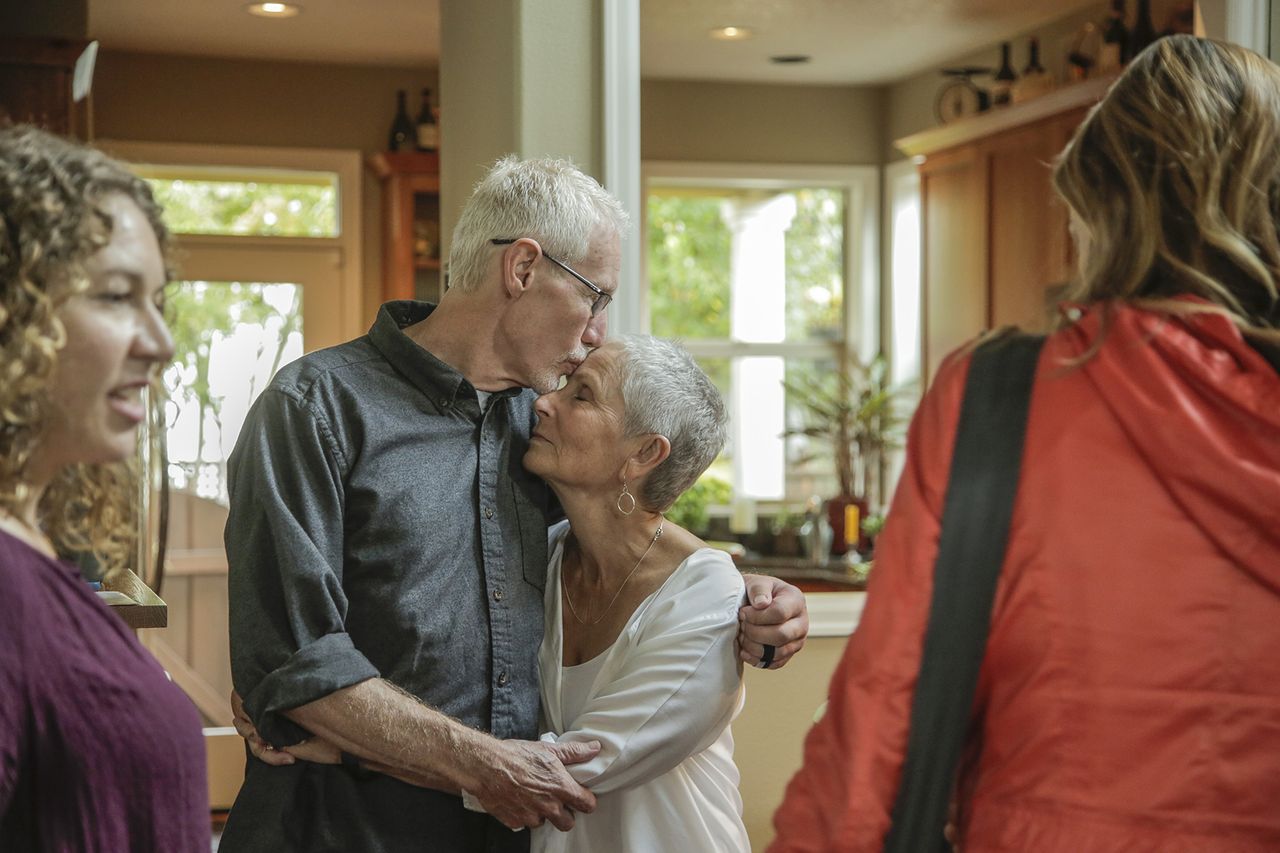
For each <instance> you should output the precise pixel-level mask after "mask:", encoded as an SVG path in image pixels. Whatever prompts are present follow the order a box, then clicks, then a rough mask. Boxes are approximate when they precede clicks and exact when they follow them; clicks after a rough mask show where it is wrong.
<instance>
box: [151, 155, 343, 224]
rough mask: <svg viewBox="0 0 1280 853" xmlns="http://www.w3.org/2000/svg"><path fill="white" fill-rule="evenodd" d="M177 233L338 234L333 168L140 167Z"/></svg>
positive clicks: (335, 180)
mask: <svg viewBox="0 0 1280 853" xmlns="http://www.w3.org/2000/svg"><path fill="white" fill-rule="evenodd" d="M138 173H139V174H140V175H141V176H142V177H144V178H146V179H147V181H148V183H150V184H151V189H152V191H153V192H154V193H155V195H156V201H158V202H160V205H161V207H163V208H164V212H165V222H166V223H167V224H168V226H169V229H170V230H171V231H173V233H175V234H238V235H256V236H261V237H337V236H338V176H337V174H335V173H333V172H286V171H271V172H257V173H252V172H249V171H247V170H244V169H237V170H234V171H229V170H226V169H218V168H200V167H192V166H187V167H180V168H173V167H169V168H165V167H156V166H141V167H138Z"/></svg>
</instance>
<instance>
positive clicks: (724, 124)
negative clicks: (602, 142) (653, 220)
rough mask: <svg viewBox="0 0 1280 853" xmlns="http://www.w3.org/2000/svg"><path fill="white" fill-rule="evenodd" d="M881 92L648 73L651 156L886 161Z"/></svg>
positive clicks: (644, 137) (645, 132) (645, 131)
mask: <svg viewBox="0 0 1280 853" xmlns="http://www.w3.org/2000/svg"><path fill="white" fill-rule="evenodd" d="M882 113H883V93H882V90H880V89H876V88H868V87H859V86H780V85H761V84H746V83H715V82H705V81H696V80H645V81H644V82H643V83H642V85H641V88H640V124H641V137H640V153H641V157H643V158H644V159H645V160H692V161H700V162H722V163H808V164H825V163H838V164H845V165H868V164H876V163H879V162H880V150H881V145H880V137H881V132H880V123H881V116H882Z"/></svg>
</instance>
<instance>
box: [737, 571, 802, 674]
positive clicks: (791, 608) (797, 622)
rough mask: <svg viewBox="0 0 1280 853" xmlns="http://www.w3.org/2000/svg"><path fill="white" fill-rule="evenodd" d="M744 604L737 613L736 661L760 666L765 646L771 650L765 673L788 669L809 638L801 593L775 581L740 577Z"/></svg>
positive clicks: (750, 576) (755, 576) (749, 576)
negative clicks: (742, 585)
mask: <svg viewBox="0 0 1280 853" xmlns="http://www.w3.org/2000/svg"><path fill="white" fill-rule="evenodd" d="M743 579H744V580H745V581H746V582H747V594H746V600H747V603H746V605H744V606H743V607H742V609H741V610H739V611H738V622H739V631H738V657H740V658H741V659H742V660H744V661H746V662H747V663H748V664H750V665H751V666H759V665H760V663H761V660H762V658H763V656H764V653H765V648H764V647H765V645H766V644H768V645H770V646H773V647H774V653H773V661H772V662H771V663H770V664H769V666H768V667H767V668H768V669H780V668H782V667H784V666H786V665H787V661H789V660H791V658H792V657H794V656H795V654H796V653H797V652H799V651H800V650H801V649H802V648H804V640H805V637H807V636H809V608H808V605H807V604H806V603H805V599H804V593H803V592H801V591H800V590H799V589H797V588H796V587H794V586H792V585H791V584H789V583H786V582H785V581H780V580H778V579H777V578H771V577H768V576H766V575H743Z"/></svg>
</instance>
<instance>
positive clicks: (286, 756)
mask: <svg viewBox="0 0 1280 853" xmlns="http://www.w3.org/2000/svg"><path fill="white" fill-rule="evenodd" d="M231 715H232V722H233V723H234V724H235V727H236V734H238V735H240V737H242V738H244V739H245V742H247V743H248V744H249V751H250V752H251V753H253V757H254V758H256V759H258V760H259V761H261V762H263V763H264V764H270V765H271V766H273V767H283V766H284V765H286V764H293V763H294V761H295V760H301V761H310V762H312V763H313V764H341V763H342V753H341V752H340V751H339V750H338V748H337V747H336V746H334V745H333V744H331V743H329V742H328V741H327V740H325V739H324V738H318V737H313V738H309V739H307V740H304V741H303V742H302V743H296V744H294V745H293V746H286V747H285V748H284V749H276V748H275V747H274V746H272V745H271V744H269V743H267V742H266V741H265V740H263V739H262V738H261V737H259V736H258V728H257V726H255V725H254V724H253V720H250V719H249V715H248V714H246V713H245V712H244V702H243V701H241V699H240V694H239V693H237V692H235V691H234V690H233V691H231Z"/></svg>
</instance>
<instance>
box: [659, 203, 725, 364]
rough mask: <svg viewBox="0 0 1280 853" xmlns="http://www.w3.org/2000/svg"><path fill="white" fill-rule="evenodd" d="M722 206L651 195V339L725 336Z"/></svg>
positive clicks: (723, 224) (723, 226) (723, 225)
mask: <svg viewBox="0 0 1280 853" xmlns="http://www.w3.org/2000/svg"><path fill="white" fill-rule="evenodd" d="M721 202H722V199H720V198H716V197H711V196H690V195H664V194H659V193H651V194H650V195H649V210H648V214H649V321H650V328H651V329H652V330H653V333H654V334H655V335H659V336H661V337H666V338H685V339H698V338H727V337H729V229H728V228H727V227H726V226H725V223H724V220H723V219H722V218H721V216H720V206H721ZM726 377H727V374H726Z"/></svg>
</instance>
